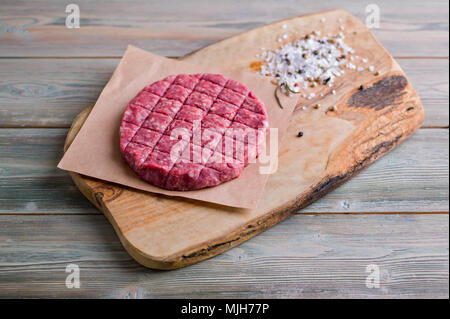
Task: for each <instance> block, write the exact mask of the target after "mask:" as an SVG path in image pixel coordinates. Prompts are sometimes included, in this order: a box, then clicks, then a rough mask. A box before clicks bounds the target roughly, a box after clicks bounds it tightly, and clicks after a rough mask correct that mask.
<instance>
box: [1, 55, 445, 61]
mask: <svg viewBox="0 0 450 319" xmlns="http://www.w3.org/2000/svg"><path fill="white" fill-rule="evenodd" d="M181 57H182V56H166V58H169V59H178V58H181ZM121 58H122V56H88V55H86V56H0V59H5V60H6V59H67V60H70V59H121ZM448 58H449V57H448V56H394V59H395V60H414V59H416V60H448Z"/></svg>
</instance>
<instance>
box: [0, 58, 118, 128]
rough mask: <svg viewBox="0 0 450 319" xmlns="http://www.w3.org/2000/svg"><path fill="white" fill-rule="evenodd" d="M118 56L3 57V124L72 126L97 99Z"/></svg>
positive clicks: (0, 92) (0, 64)
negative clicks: (98, 57)
mask: <svg viewBox="0 0 450 319" xmlns="http://www.w3.org/2000/svg"><path fill="white" fill-rule="evenodd" d="M118 62H119V60H118V59H72V60H65V59H32V60H28V59H27V60H23V59H6V60H4V59H3V60H0V127H1V126H3V127H5V126H7V127H8V126H20V127H22V126H31V127H36V126H44V127H45V126H48V127H70V123H71V122H72V121H73V119H74V118H75V116H76V115H77V114H78V113H79V112H80V111H81V110H82V109H83V108H84V107H86V106H89V105H92V104H94V103H95V101H96V99H97V97H98V96H99V94H100V92H101V91H102V90H103V87H104V86H105V84H106V82H107V81H108V80H109V78H110V77H111V74H112V72H113V71H114V69H115V68H116V66H117V64H118Z"/></svg>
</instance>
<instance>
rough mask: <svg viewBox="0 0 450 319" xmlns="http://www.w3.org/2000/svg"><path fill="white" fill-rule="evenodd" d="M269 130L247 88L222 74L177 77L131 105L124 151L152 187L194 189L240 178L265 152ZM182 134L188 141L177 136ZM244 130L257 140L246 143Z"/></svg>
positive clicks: (123, 134)
mask: <svg viewBox="0 0 450 319" xmlns="http://www.w3.org/2000/svg"><path fill="white" fill-rule="evenodd" d="M195 125H197V129H198V131H200V132H201V135H200V138H199V136H198V135H195V134H193V132H195V128H196V127H195ZM198 126H199V127H198ZM268 126H269V125H268V118H267V112H266V109H265V106H264V104H263V103H262V102H261V101H260V100H259V99H258V98H257V97H256V96H255V95H254V94H253V93H252V92H251V91H250V90H249V89H248V88H247V87H246V86H244V85H243V84H241V83H239V82H237V81H234V80H231V79H227V78H225V77H224V76H222V75H220V74H194V75H186V74H180V75H177V76H175V75H172V76H168V77H166V78H164V79H163V80H160V81H157V82H155V83H153V84H151V85H148V86H146V87H145V88H144V89H143V90H142V91H141V92H140V93H139V94H138V95H137V96H136V97H135V98H134V99H133V100H132V101H131V102H130V103H129V104H128V106H127V107H126V110H125V113H124V115H123V119H122V123H121V126H120V149H121V151H122V154H123V157H124V158H125V160H126V162H127V163H128V165H129V166H130V167H131V168H132V169H133V170H134V171H135V172H136V173H137V174H138V175H139V177H141V178H142V179H144V180H146V181H148V182H149V183H151V184H153V185H155V186H158V187H161V188H165V189H169V190H180V191H183V190H195V189H201V188H205V187H211V186H215V185H218V184H221V183H223V182H226V181H229V180H231V179H233V178H236V177H238V176H239V175H240V174H241V172H242V170H243V168H244V167H245V166H246V165H247V164H248V163H249V162H252V161H253V160H254V159H255V158H256V157H257V156H258V154H259V153H260V151H261V147H260V146H261V142H263V141H264V139H265V133H266V130H267V128H268ZM180 129H181V130H182V132H183V133H185V138H184V139H183V138H182V136H181V135H180V136H178V134H175V133H178V132H179V130H180ZM175 130H177V131H175ZM245 130H246V131H245ZM244 131H245V132H247V133H248V132H250V135H252V134H254V135H253V136H254V137H256V139H252V138H244V137H243V136H246V135H242V134H243V132H244ZM171 135H172V138H173V136H175V137H177V136H178V139H175V140H173V139H171ZM186 136H188V137H189V138H186Z"/></svg>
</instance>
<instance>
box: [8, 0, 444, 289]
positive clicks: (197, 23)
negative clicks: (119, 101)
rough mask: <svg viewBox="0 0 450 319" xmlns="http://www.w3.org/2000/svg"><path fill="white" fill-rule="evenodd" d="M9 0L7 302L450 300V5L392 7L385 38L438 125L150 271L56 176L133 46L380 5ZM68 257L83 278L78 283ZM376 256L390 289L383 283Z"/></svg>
mask: <svg viewBox="0 0 450 319" xmlns="http://www.w3.org/2000/svg"><path fill="white" fill-rule="evenodd" d="M73 2H74V3H76V4H78V5H79V7H80V10H81V28H79V29H67V28H66V27H65V20H66V16H67V14H66V13H65V8H66V5H67V1H51V0H39V1H5V0H0V297H117V298H140V297H154V298H160V297H183V298H187V297H189V298H191V297H192V298H193V297H217V298H229V297H241V298H248V297H291V298H297V297H314V298H322V297H341V298H342V297H353V298H355V297H362V298H372V297H395V298H398V297H407V298H413V297H426V298H444V297H445V298H448V296H449V258H448V253H449V252H448V247H449V234H448V226H449V224H448V223H449V220H448V210H449V192H448V190H449V181H448V177H449V173H448V167H449V159H448V153H449V144H448V143H449V131H448V128H449V113H448V103H449V61H448V55H449V54H448V36H449V31H448V30H449V29H448V28H449V25H448V14H449V6H448V3H447V1H423V0H421V1H392V0H387V1H384V0H377V1H376V4H377V5H378V6H379V8H380V13H381V24H380V28H379V29H374V30H373V31H374V33H375V35H376V37H377V38H378V39H379V40H380V41H381V43H382V44H383V45H384V46H385V47H386V48H387V49H388V50H389V51H390V53H391V54H392V55H393V56H394V57H395V58H396V59H397V60H398V61H399V63H400V65H401V66H402V67H403V68H404V70H405V72H406V74H407V75H408V77H409V79H410V80H411V82H412V83H413V85H414V87H415V88H416V89H417V91H418V93H419V95H420V96H421V98H422V101H423V104H424V107H425V111H426V120H425V122H424V124H423V127H422V128H421V129H420V130H419V131H418V132H417V133H416V134H415V135H414V136H413V137H412V138H411V139H409V140H408V141H406V142H405V143H404V144H402V145H401V146H400V147H399V148H397V149H396V150H394V151H393V152H391V153H390V154H388V155H387V156H385V157H384V158H382V159H381V160H380V161H378V162H377V163H375V164H374V165H373V166H371V167H370V168H368V169H367V170H365V171H364V172H363V173H361V174H360V175H359V176H357V177H355V178H354V179H352V180H351V181H350V182H348V183H347V184H345V185H344V186H343V187H341V188H339V189H337V190H336V191H334V192H333V193H331V194H329V195H328V196H326V197H325V198H323V199H321V200H320V201H318V202H316V203H315V204H313V205H311V206H309V207H307V208H306V209H304V210H302V211H299V212H298V214H296V215H295V216H293V217H292V218H290V219H288V220H286V221H284V222H282V223H281V224H279V225H277V226H275V227H273V228H272V229H270V230H268V231H266V232H265V233H263V234H261V235H259V236H257V237H255V238H253V239H251V240H249V241H248V242H246V243H244V244H243V245H241V246H239V247H237V248H234V249H232V250H230V251H228V252H226V253H224V254H222V255H220V256H217V257H215V258H212V259H210V260H207V261H204V262H201V263H199V264H196V265H193V266H190V267H187V268H184V269H179V270H175V271H170V272H162V271H153V270H149V269H146V268H144V267H142V266H140V265H139V264H137V263H136V262H135V261H134V260H133V259H131V258H130V257H129V256H128V254H127V253H126V252H125V250H124V249H123V248H122V246H121V244H120V242H119V240H118V239H117V237H116V236H115V234H114V232H113V230H112V227H111V226H110V225H109V224H108V222H107V221H106V219H105V218H104V217H103V215H102V214H101V213H100V212H99V211H98V210H97V209H95V208H94V206H93V205H91V204H90V203H89V202H88V201H87V200H86V199H85V198H84V197H83V196H82V195H81V194H80V192H79V191H78V190H77V188H76V187H75V186H74V184H73V183H72V181H71V179H70V177H69V175H68V174H67V172H64V171H61V170H58V169H56V164H57V162H58V160H59V159H60V157H61V155H62V147H63V142H64V138H65V135H66V133H67V131H68V128H69V126H70V124H71V122H72V120H73V118H74V117H75V115H76V114H77V113H78V112H80V111H81V110H82V109H83V108H85V107H87V106H89V105H91V104H93V103H94V102H95V100H96V98H97V97H98V95H99V93H100V91H101V90H102V88H103V86H104V85H105V83H106V82H107V80H108V79H109V77H110V76H111V74H112V72H113V70H114V68H115V67H116V66H117V63H118V62H119V59H120V57H121V55H122V53H123V52H124V50H125V48H126V46H127V45H128V44H133V45H136V46H139V47H142V48H144V49H147V50H149V51H152V52H154V53H157V54H161V55H165V56H182V55H184V54H187V53H189V52H191V51H193V50H196V49H199V48H201V47H203V46H205V45H208V44H210V43H213V42H215V41H218V40H220V39H223V38H226V37H228V36H231V35H235V34H238V33H240V32H242V31H245V30H248V29H251V28H254V27H257V26H260V25H263V24H266V23H270V22H274V21H276V20H280V19H283V18H288V17H292V16H296V15H300V14H305V13H312V12H315V11H320V10H326V9H335V8H341V9H346V10H348V11H350V12H351V13H353V14H354V15H356V16H358V17H359V18H361V19H365V16H366V13H365V8H366V5H367V3H366V2H365V1H362V2H356V1H350V0H348V1H294V0H284V1H269V0H260V1H257V2H256V1H242V0H232V1H209V0H192V1H123V2H120V1H114V2H113V1H95V2H94V1H87V0H83V1H81V0H76V1H73ZM68 264H77V265H78V266H79V268H80V276H81V287H80V288H79V289H77V288H73V289H69V288H67V287H66V284H65V280H66V276H67V275H68V274H67V273H66V272H65V270H66V266H67V265H68ZM368 265H375V267H378V268H376V269H378V270H379V273H380V276H379V278H380V287H379V288H368V287H367V286H366V278H367V276H368V275H369V274H368V273H367V272H366V270H367V266H368Z"/></svg>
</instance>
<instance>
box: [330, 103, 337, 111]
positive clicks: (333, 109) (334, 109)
mask: <svg viewBox="0 0 450 319" xmlns="http://www.w3.org/2000/svg"><path fill="white" fill-rule="evenodd" d="M328 111H329V112H335V111H337V107H336V105H333V106H330V107H329V108H328Z"/></svg>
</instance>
